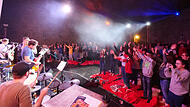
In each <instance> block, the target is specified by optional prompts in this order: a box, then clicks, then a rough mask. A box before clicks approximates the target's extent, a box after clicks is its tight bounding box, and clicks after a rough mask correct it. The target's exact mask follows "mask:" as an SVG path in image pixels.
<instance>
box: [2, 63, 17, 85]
mask: <svg viewBox="0 0 190 107" xmlns="http://www.w3.org/2000/svg"><path fill="white" fill-rule="evenodd" d="M13 66H14V65H11V64H10V62H9V61H8V60H0V78H1V79H0V83H2V82H5V81H9V80H10V76H9V73H10V72H11V70H12V67H13Z"/></svg>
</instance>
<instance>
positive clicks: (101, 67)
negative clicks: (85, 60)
mask: <svg viewBox="0 0 190 107" xmlns="http://www.w3.org/2000/svg"><path fill="white" fill-rule="evenodd" d="M102 71H103V72H104V75H105V69H104V61H101V60H100V74H101V73H102Z"/></svg>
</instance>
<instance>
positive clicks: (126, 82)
mask: <svg viewBox="0 0 190 107" xmlns="http://www.w3.org/2000/svg"><path fill="white" fill-rule="evenodd" d="M121 74H122V77H123V82H124V83H125V84H126V85H127V87H128V88H130V84H129V74H127V73H126V72H125V67H123V66H122V67H121Z"/></svg>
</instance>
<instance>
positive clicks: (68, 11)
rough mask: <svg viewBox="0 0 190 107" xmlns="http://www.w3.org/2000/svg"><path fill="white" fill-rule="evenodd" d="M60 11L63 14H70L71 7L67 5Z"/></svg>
mask: <svg viewBox="0 0 190 107" xmlns="http://www.w3.org/2000/svg"><path fill="white" fill-rule="evenodd" d="M62 11H63V12H64V13H70V12H71V6H70V5H68V4H65V5H63V7H62Z"/></svg>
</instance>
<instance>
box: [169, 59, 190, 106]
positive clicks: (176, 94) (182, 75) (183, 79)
mask: <svg viewBox="0 0 190 107" xmlns="http://www.w3.org/2000/svg"><path fill="white" fill-rule="evenodd" d="M185 64H186V63H185V61H184V60H183V59H181V58H179V59H177V60H176V64H175V65H176V68H174V67H173V65H170V67H169V68H171V70H172V75H171V82H170V88H169V93H168V100H169V104H170V107H181V106H182V104H183V101H184V99H185V96H186V94H188V93H189V84H190V72H189V71H188V70H187V69H185V66H186V65H185Z"/></svg>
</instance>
